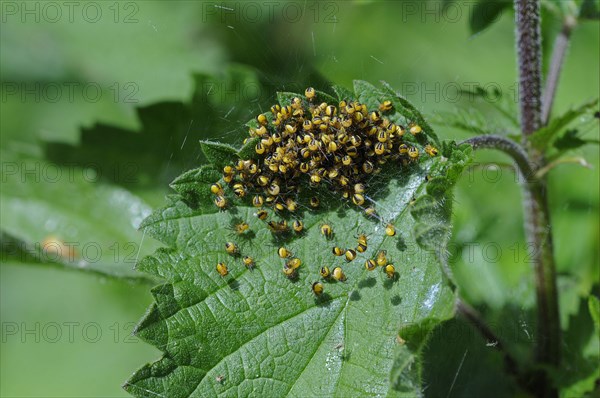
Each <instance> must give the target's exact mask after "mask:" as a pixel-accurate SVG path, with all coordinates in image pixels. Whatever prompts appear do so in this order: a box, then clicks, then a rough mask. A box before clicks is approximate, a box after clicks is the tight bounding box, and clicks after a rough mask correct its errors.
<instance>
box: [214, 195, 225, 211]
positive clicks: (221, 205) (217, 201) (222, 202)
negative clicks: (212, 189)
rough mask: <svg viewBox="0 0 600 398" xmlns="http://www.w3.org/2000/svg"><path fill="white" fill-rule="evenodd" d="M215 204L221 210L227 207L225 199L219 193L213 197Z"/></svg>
mask: <svg viewBox="0 0 600 398" xmlns="http://www.w3.org/2000/svg"><path fill="white" fill-rule="evenodd" d="M215 205H217V207H218V208H219V209H221V210H222V209H225V208H226V207H227V199H225V197H224V196H220V195H219V196H217V197H216V198H215Z"/></svg>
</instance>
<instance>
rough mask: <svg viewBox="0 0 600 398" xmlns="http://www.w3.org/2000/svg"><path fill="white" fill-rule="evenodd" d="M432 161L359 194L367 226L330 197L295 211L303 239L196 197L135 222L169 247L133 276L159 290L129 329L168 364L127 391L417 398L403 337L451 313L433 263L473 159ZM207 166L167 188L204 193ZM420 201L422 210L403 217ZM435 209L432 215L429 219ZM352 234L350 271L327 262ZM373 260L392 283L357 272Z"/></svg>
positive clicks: (463, 154)
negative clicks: (388, 266)
mask: <svg viewBox="0 0 600 398" xmlns="http://www.w3.org/2000/svg"><path fill="white" fill-rule="evenodd" d="M355 88H356V93H355V96H356V98H358V99H360V100H361V101H364V103H366V104H369V105H370V106H371V105H373V104H379V101H381V98H380V97H381V95H382V92H380V91H379V90H375V91H373V90H372V86H370V85H368V84H365V83H363V82H357V83H356V84H355ZM295 96H299V97H301V96H300V95H295ZM385 97H386V98H388V97H389V95H386V96H385ZM410 111H411V112H414V110H410ZM411 115H413V116H414V114H413V113H411ZM402 117H403V116H402V115H401V114H400V113H399V110H397V109H396V110H395V111H394V113H393V114H392V115H390V118H391V120H400V118H402ZM426 133H428V134H429V131H426ZM409 135H410V134H409ZM440 151H441V154H442V155H443V156H437V157H433V158H430V157H427V156H424V157H422V158H421V160H420V161H419V162H418V164H414V165H413V166H412V167H406V168H401V169H397V168H392V167H390V168H387V170H384V171H382V173H381V175H380V176H378V177H377V180H378V181H379V183H376V182H375V181H373V185H372V186H371V189H372V191H369V198H370V199H369V200H372V201H373V202H374V204H375V207H376V208H377V214H378V218H377V219H374V218H368V217H366V216H365V215H364V213H363V212H361V211H359V209H357V208H356V207H354V206H349V205H348V204H346V202H345V201H343V200H342V199H341V197H340V196H339V194H334V193H332V192H328V191H323V192H322V191H317V192H319V193H318V195H319V196H321V208H320V209H319V210H317V211H304V210H303V211H302V213H303V218H302V221H303V223H304V230H303V232H302V233H301V234H299V235H296V234H292V236H284V237H277V236H276V235H274V234H272V233H271V232H270V231H269V229H268V228H267V226H266V224H265V222H264V221H261V220H259V219H258V218H257V217H256V212H257V208H255V207H252V206H248V205H247V204H245V203H246V202H243V201H242V202H240V201H236V202H235V203H236V205H235V206H231V207H230V208H229V209H228V210H227V211H218V209H217V207H215V206H214V205H213V204H212V203H208V204H207V203H206V199H205V194H201V195H198V197H197V199H198V204H197V205H196V204H192V205H190V204H189V201H187V200H184V199H183V198H178V197H177V196H173V197H172V199H171V202H170V203H169V205H167V206H166V207H164V208H161V209H159V210H157V211H155V212H154V213H153V214H152V215H151V216H150V217H149V218H148V219H146V221H145V222H144V223H143V224H142V228H143V229H144V231H145V232H146V233H147V234H149V235H150V236H153V237H155V238H156V239H158V240H160V241H162V242H164V243H165V244H167V245H168V247H165V248H162V249H159V250H158V251H157V252H156V253H155V254H154V255H152V256H148V257H146V258H144V259H143V260H142V261H141V262H140V263H139V264H138V266H137V269H138V270H141V271H144V272H147V273H150V274H151V275H153V276H156V277H160V278H162V279H164V280H165V283H164V284H163V285H160V286H157V287H156V288H154V289H153V291H152V292H153V295H154V298H155V303H154V304H153V305H152V306H151V308H150V309H149V310H148V312H147V314H146V315H145V317H144V319H143V320H142V321H141V323H140V324H139V325H138V327H137V329H136V335H137V336H139V337H140V338H142V339H143V340H145V341H147V342H149V343H150V344H152V345H154V346H156V347H158V348H159V349H160V350H161V351H163V353H164V355H163V358H162V359H160V360H158V361H157V362H154V363H151V364H148V365H146V366H144V367H142V368H141V369H140V370H138V371H137V372H136V373H135V374H134V375H133V376H132V377H131V378H130V379H129V380H128V381H127V383H126V384H125V385H124V388H125V390H127V391H128V392H130V393H131V394H133V395H135V396H150V395H151V396H155V395H161V396H173V397H180V396H181V397H184V396H210V395H219V394H234V395H242V396H251V395H264V394H268V395H273V396H284V395H290V396H314V395H322V396H332V395H342V396H348V395H360V396H378V395H387V394H392V395H393V394H395V393H397V392H399V391H404V392H410V394H412V395H418V394H420V392H421V390H422V386H421V381H420V379H419V377H417V376H418V374H417V375H415V374H414V368H412V367H411V366H406V365H403V363H405V361H403V360H402V359H401V358H410V359H409V361H416V360H417V357H418V356H419V355H420V350H421V347H422V340H419V339H418V338H419V337H418V336H417V335H416V334H414V333H412V334H411V333H409V332H408V330H413V329H415V328H416V329H419V328H421V330H424V329H423V328H422V327H421V326H420V325H427V328H426V330H427V331H429V330H431V329H432V328H433V326H435V325H436V324H438V323H439V322H441V321H442V320H445V319H449V318H450V317H452V315H453V313H454V299H455V297H454V293H453V291H452V288H451V287H450V285H448V284H447V283H446V282H445V278H444V276H443V271H442V268H441V266H440V265H441V264H440V257H439V255H440V253H445V242H446V241H447V239H448V231H449V216H450V213H451V211H450V207H451V205H452V200H451V195H450V191H449V189H450V188H451V187H452V185H453V184H454V182H455V181H456V179H457V178H458V175H460V172H461V171H462V169H463V168H464V167H465V165H466V164H467V163H468V161H469V159H470V148H468V147H463V148H458V147H456V146H455V145H444V146H443V147H442V148H441V149H440ZM207 167H208V168H210V167H211V166H210V165H205V166H201V167H200V168H199V169H196V170H194V171H191V172H190V173H189V174H188V173H186V174H185V177H181V178H180V179H178V180H177V181H176V183H174V185H176V186H178V185H180V184H187V185H186V186H187V188H189V191H186V190H185V189H184V188H185V187H183V185H181V186H182V190H181V191H180V193H184V195H185V194H191V193H194V192H202V191H203V190H204V192H207V191H208V189H209V187H210V185H211V184H213V183H215V182H216V180H215V178H214V176H213V175H212V174H211V173H212V172H211V171H209V170H210V169H205V168H207ZM428 175H429V176H431V177H435V178H440V179H445V181H446V184H445V185H444V184H442V185H444V187H443V188H438V189H436V190H434V191H435V195H436V196H435V197H434V196H429V195H427V193H429V194H430V195H432V193H431V192H429V190H428V189H427V184H428V183H427V179H426V178H425V177H426V176H428ZM182 181H183V182H182ZM194 184H195V185H196V187H195V188H194V187H193V185H194ZM201 187H202V188H201ZM227 190H229V188H227ZM311 191H312V189H309V192H307V193H306V194H307V195H309V196H310V195H312V194H314V193H311ZM225 195H226V197H228V198H231V199H230V200H234V199H233V197H232V196H231V197H230V196H229V194H228V193H226V194H225ZM192 196H193V195H192ZM419 197H427V198H429V199H428V200H427V203H426V205H423V206H420V207H417V208H416V209H415V211H412V206H413V204H412V203H413V201H414V200H415V198H419ZM415 203H416V202H415ZM208 205H210V206H208ZM428 206H431V207H428ZM432 207H435V208H436V209H435V211H433V212H429V211H425V209H429V210H431V209H432ZM270 219H271V220H272V219H273V216H272V215H271V216H270ZM384 220H385V221H384ZM242 221H243V222H246V223H248V225H249V231H247V232H246V233H244V234H237V233H236V232H234V231H233V230H232V229H231V226H233V225H235V224H237V223H240V222H242ZM290 222H291V220H290ZM325 223H326V224H328V225H330V226H331V227H332V228H333V236H332V239H330V240H328V239H326V238H325V237H324V236H323V234H322V232H321V226H322V225H323V224H325ZM387 223H393V225H395V226H396V234H395V236H388V235H387V234H386V233H385V232H384V230H385V229H386V225H387ZM417 226H421V228H419V230H418V231H416V228H417ZM359 234H366V235H367V236H368V247H367V248H366V250H365V252H364V253H358V255H357V258H356V260H354V261H352V262H351V263H346V262H345V261H344V260H343V256H342V257H335V256H333V254H332V248H333V247H334V246H338V247H341V248H350V247H355V246H356V244H357V238H356V237H357V236H358V235H359ZM229 241H232V242H234V243H236V244H237V245H238V247H239V256H231V255H228V254H227V253H226V251H225V243H226V242H229ZM436 242H437V243H436ZM280 246H285V247H286V248H287V249H288V250H289V251H291V252H292V253H293V255H294V256H295V257H297V258H299V259H301V261H302V265H301V267H300V268H299V269H298V275H297V278H295V279H292V280H290V279H288V278H287V277H286V276H285V275H284V273H283V272H282V267H283V266H284V260H283V259H281V258H279V256H278V247H280ZM432 249H433V250H432ZM380 251H385V252H386V257H387V258H388V259H389V261H390V262H393V263H394V264H395V266H396V272H397V274H394V277H393V278H388V277H387V276H386V274H385V273H384V272H382V268H381V267H377V269H376V270H375V271H373V272H369V271H367V270H366V269H365V265H364V264H365V261H366V260H368V259H374V258H375V257H376V256H377V253H379V252H380ZM242 256H250V257H251V258H252V259H253V260H254V263H255V267H254V268H252V269H249V268H247V267H246V266H244V264H243V263H242V258H241V257H242ZM218 262H225V263H226V264H227V266H228V269H229V274H228V275H227V276H226V277H222V276H220V275H219V274H218V273H217V271H216V269H215V267H216V264H217V263H218ZM323 266H328V267H329V268H330V269H333V268H334V267H336V266H340V267H342V268H343V270H344V273H345V274H346V276H347V281H345V282H335V281H333V280H330V279H328V280H322V278H321V277H320V274H319V270H320V269H321V267H323ZM319 280H321V281H322V283H323V285H324V293H323V294H322V295H321V296H318V297H317V296H315V295H314V294H313V293H312V292H311V285H312V284H313V283H314V282H316V281H319ZM399 333H400V335H399ZM421 338H424V337H423V336H421ZM403 339H404V340H403ZM390 378H392V379H393V380H392V383H391V384H390V380H391V379H390Z"/></svg>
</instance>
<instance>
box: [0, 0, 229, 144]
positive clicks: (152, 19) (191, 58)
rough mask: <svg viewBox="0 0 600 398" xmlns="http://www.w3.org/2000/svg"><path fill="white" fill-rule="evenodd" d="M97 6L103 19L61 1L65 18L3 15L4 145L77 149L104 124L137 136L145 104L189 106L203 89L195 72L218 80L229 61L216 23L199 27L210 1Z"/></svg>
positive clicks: (8, 12) (60, 15) (0, 59)
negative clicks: (215, 34)
mask: <svg viewBox="0 0 600 398" xmlns="http://www.w3.org/2000/svg"><path fill="white" fill-rule="evenodd" d="M81 6H82V8H83V7H85V8H84V9H87V7H88V5H87V3H86V4H81ZM90 7H91V8H93V9H94V10H95V11H96V12H98V13H99V14H98V18H97V19H96V18H92V19H90V18H87V17H86V14H85V12H84V13H82V12H81V8H80V9H79V10H77V11H76V10H75V9H71V12H69V11H68V10H69V7H67V6H64V5H61V4H59V5H58V7H57V9H58V18H56V19H55V20H50V19H49V18H44V17H42V18H40V15H41V14H38V15H37V18H36V17H35V16H32V15H30V17H29V18H21V16H20V12H19V9H20V8H21V5H20V4H16V3H15V5H14V7H12V6H11V5H8V6H7V9H6V10H4V9H3V11H6V14H5V13H4V12H3V16H4V18H3V23H2V35H0V43H1V49H2V50H1V51H2V56H1V57H0V66H1V69H2V90H3V95H6V97H3V98H6V99H7V100H6V102H5V101H4V99H3V106H2V108H3V109H2V113H3V116H4V117H2V119H3V120H2V131H3V134H6V136H5V137H3V138H7V137H8V138H10V139H11V140H12V139H14V140H23V139H26V140H28V141H29V142H34V141H35V140H37V139H39V138H43V139H46V140H49V141H57V142H67V143H74V142H76V141H77V137H78V132H79V128H80V127H81V126H83V127H86V128H91V127H92V126H93V125H94V123H99V124H103V125H114V126H119V127H121V128H125V129H135V128H137V127H138V125H137V122H136V120H135V116H136V115H135V111H134V110H135V107H136V106H148V105H149V104H152V103H155V102H158V101H174V102H177V101H181V100H183V99H184V98H186V97H187V96H188V95H189V94H190V93H191V92H192V91H193V89H194V81H193V79H192V78H191V77H190V76H191V75H192V73H198V72H205V73H215V72H218V71H219V70H220V69H221V68H222V66H223V64H224V58H225V54H226V50H225V49H224V48H222V47H220V46H218V44H217V43H215V42H214V40H211V37H210V35H209V31H210V29H211V27H210V26H208V25H207V24H202V23H198V21H199V19H201V18H202V17H201V15H202V12H203V8H204V7H205V6H204V5H203V4H201V3H190V4H188V7H185V8H177V7H172V6H171V5H169V4H166V3H160V2H127V3H97V4H93V5H92V6H90ZM75 8H77V7H75ZM15 9H16V11H17V12H14V11H15ZM38 10H39V9H38ZM11 11H13V12H14V13H11ZM44 15H45V14H44ZM117 43H118V46H117V45H116V44H117ZM31 46H35V47H36V48H37V50H36V51H31ZM174 59H176V60H177V62H173V60H174ZM5 105H6V106H5ZM5 112H6V113H5ZM14 114H21V115H23V114H27V115H28V117H26V118H24V117H22V118H14V117H12V115H14ZM8 141H9V140H8V139H7V140H5V142H3V145H4V144H6V143H8ZM5 149H6V148H5Z"/></svg>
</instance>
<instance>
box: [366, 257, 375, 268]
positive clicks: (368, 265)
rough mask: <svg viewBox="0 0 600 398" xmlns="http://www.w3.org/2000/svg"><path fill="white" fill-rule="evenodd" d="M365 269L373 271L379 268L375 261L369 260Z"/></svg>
mask: <svg viewBox="0 0 600 398" xmlns="http://www.w3.org/2000/svg"><path fill="white" fill-rule="evenodd" d="M365 268H366V269H367V271H373V270H374V269H375V268H377V263H376V262H375V260H373V259H369V260H367V261H365Z"/></svg>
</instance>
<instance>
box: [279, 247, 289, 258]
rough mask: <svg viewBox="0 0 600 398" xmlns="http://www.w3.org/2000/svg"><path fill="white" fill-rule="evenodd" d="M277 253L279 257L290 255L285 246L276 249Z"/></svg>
mask: <svg viewBox="0 0 600 398" xmlns="http://www.w3.org/2000/svg"><path fill="white" fill-rule="evenodd" d="M277 255H279V257H281V258H288V257H290V256H291V255H292V253H290V251H289V250H288V249H286V248H285V247H280V248H279V249H277Z"/></svg>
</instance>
